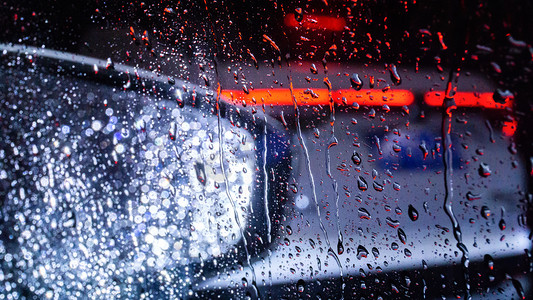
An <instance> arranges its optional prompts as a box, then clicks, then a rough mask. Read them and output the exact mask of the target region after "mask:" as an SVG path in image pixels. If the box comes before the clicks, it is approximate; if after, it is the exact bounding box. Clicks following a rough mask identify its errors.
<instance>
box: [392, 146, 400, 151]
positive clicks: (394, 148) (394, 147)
mask: <svg viewBox="0 0 533 300" xmlns="http://www.w3.org/2000/svg"><path fill="white" fill-rule="evenodd" d="M392 150H394V152H400V151H402V147H400V145H398V144H393V145H392Z"/></svg>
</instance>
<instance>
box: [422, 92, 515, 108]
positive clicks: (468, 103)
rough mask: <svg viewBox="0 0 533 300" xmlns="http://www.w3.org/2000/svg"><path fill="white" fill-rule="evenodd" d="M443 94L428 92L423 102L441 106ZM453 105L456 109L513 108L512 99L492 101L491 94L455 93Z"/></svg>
mask: <svg viewBox="0 0 533 300" xmlns="http://www.w3.org/2000/svg"><path fill="white" fill-rule="evenodd" d="M443 99H444V92H428V93H426V94H425V95H424V101H425V102H426V104H428V105H430V106H442V101H443ZM454 99H455V104H456V105H457V106H458V107H484V108H490V109H505V108H507V107H509V108H510V107H512V106H513V101H512V99H508V100H507V101H506V102H505V103H503V104H502V103H498V102H496V101H494V98H493V93H476V92H457V93H455V97H454Z"/></svg>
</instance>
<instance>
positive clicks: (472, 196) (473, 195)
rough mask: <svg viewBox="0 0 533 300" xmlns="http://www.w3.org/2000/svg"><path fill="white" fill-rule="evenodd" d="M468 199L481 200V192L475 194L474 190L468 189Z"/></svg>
mask: <svg viewBox="0 0 533 300" xmlns="http://www.w3.org/2000/svg"><path fill="white" fill-rule="evenodd" d="M466 199H468V201H474V200H479V199H481V194H474V193H473V192H472V191H468V192H467V193H466Z"/></svg>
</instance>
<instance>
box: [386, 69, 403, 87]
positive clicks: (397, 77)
mask: <svg viewBox="0 0 533 300" xmlns="http://www.w3.org/2000/svg"><path fill="white" fill-rule="evenodd" d="M389 73H390V79H391V80H392V82H393V83H394V85H400V84H401V83H402V78H401V77H400V74H398V70H397V69H396V65H395V64H391V65H390V66H389Z"/></svg>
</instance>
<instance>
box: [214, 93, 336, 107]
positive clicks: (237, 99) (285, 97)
mask: <svg viewBox="0 0 533 300" xmlns="http://www.w3.org/2000/svg"><path fill="white" fill-rule="evenodd" d="M293 93H294V97H295V98H296V103H297V104H298V105H324V104H328V103H329V95H328V90H327V89H314V90H311V89H294V90H293ZM221 94H222V96H223V97H225V98H226V99H228V100H230V101H229V102H231V103H234V104H237V105H239V104H242V105H252V106H254V105H262V104H263V103H265V105H291V106H292V105H294V102H293V100H292V97H291V91H290V90H289V89H255V90H251V91H250V92H249V93H248V94H247V93H245V92H244V91H242V90H240V91H239V90H222V93H221Z"/></svg>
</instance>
